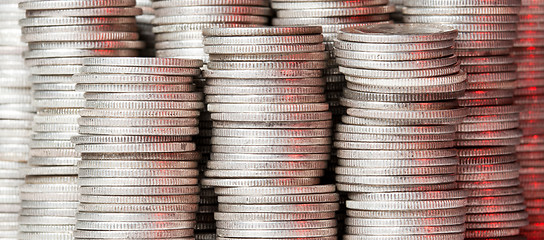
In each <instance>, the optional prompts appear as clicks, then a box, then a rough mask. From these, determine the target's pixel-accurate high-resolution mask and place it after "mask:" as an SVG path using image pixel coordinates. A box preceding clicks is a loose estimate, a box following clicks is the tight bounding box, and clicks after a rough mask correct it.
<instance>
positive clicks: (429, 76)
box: [334, 24, 467, 239]
mask: <svg viewBox="0 0 544 240" xmlns="http://www.w3.org/2000/svg"><path fill="white" fill-rule="evenodd" d="M456 36H457V31H456V30H455V29H453V28H449V27H444V26H439V25H430V24H380V25H373V26H363V27H352V28H346V29H342V30H340V32H339V34H338V40H337V41H336V42H335V48H336V49H337V51H339V52H343V57H340V55H339V54H337V56H338V57H337V58H336V61H337V62H338V64H339V65H340V71H341V72H342V73H344V74H345V77H346V81H347V85H346V88H345V89H344V95H343V97H342V99H341V103H342V105H343V106H345V107H347V111H346V112H347V115H345V116H343V117H342V123H341V124H338V125H337V129H336V130H337V133H336V135H335V142H334V145H335V147H336V148H338V157H339V160H338V165H339V166H338V167H337V168H336V173H337V176H336V179H337V187H338V190H340V191H344V192H348V198H349V199H348V200H347V201H346V207H347V216H348V218H347V219H346V222H345V224H346V225H347V227H346V234H347V235H345V236H344V239H463V238H464V230H465V225H464V223H465V218H464V217H465V211H466V210H465V209H464V207H465V205H466V203H467V200H466V193H465V192H464V191H462V190H460V189H457V188H456V186H455V180H456V176H455V173H456V170H457V164H458V158H457V152H456V150H455V148H454V147H455V130H456V129H455V126H456V125H457V124H458V123H460V122H461V121H462V119H463V117H464V116H465V115H466V110H465V109H464V108H461V107H459V106H458V103H457V101H456V98H458V97H459V96H462V94H463V92H464V90H465V87H466V74H465V73H464V72H462V71H460V69H459V63H458V60H457V57H456V56H455V55H453V51H452V47H453V45H454V39H455V37H456Z"/></svg>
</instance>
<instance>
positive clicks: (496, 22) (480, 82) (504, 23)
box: [403, 0, 528, 238]
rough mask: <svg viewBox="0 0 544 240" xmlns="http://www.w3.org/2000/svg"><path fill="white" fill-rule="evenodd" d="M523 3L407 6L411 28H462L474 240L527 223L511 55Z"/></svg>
mask: <svg viewBox="0 0 544 240" xmlns="http://www.w3.org/2000/svg"><path fill="white" fill-rule="evenodd" d="M520 2H521V1H520V0H501V1H482V0H433V1H431V2H429V1H423V0H407V1H405V2H404V5H405V6H406V7H405V8H404V10H403V14H404V20H405V22H417V23H431V22H432V23H441V24H445V25H448V26H451V27H454V28H456V29H458V30H459V36H458V37H457V39H456V40H457V41H456V53H457V55H458V56H459V57H460V62H461V69H463V70H464V71H465V72H467V74H468V76H467V82H468V86H467V91H466V92H465V95H464V96H463V97H461V98H460V101H459V104H460V105H461V106H465V107H467V108H468V109H469V114H468V116H467V117H466V119H464V120H463V124H461V125H459V126H458V129H457V130H458V133H457V137H456V138H457V146H458V148H459V150H460V153H462V155H461V156H460V157H461V161H460V164H461V167H460V168H459V171H458V172H459V176H458V180H459V184H460V187H461V188H465V189H468V190H469V191H468V193H469V202H468V204H469V208H468V216H467V232H466V236H467V238H489V237H507V236H515V235H517V234H518V233H519V228H520V227H521V226H524V225H525V224H526V223H527V222H526V220H525V217H524V216H526V213H525V212H523V197H522V196H521V191H520V188H519V168H520V166H519V164H518V163H516V158H515V155H514V151H513V150H512V149H514V148H515V146H516V145H518V144H519V142H520V137H521V135H522V134H521V131H520V130H519V129H518V126H519V113H518V112H519V110H520V109H519V108H518V107H515V106H513V95H514V89H515V88H516V82H515V80H516V65H515V64H514V59H513V58H512V57H511V56H510V55H509V53H511V50H512V47H513V44H514V40H515V39H516V36H517V33H516V29H517V22H518V13H519V11H520V8H519V6H520ZM429 6H432V7H429ZM452 6H455V7H452ZM526 66H528V65H526ZM503 190H504V191H503Z"/></svg>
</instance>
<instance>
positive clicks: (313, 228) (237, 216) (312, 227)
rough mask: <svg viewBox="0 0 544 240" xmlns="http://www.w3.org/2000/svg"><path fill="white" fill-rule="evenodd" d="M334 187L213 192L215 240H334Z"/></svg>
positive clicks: (335, 195) (231, 189)
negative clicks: (214, 194)
mask: <svg viewBox="0 0 544 240" xmlns="http://www.w3.org/2000/svg"><path fill="white" fill-rule="evenodd" d="M335 190H336V189H335V187H334V185H315V186H285V187H237V188H216V192H217V194H218V195H219V197H218V201H219V211H218V212H216V213H215V218H216V220H217V235H218V237H217V240H234V239H270V240H274V239H277V240H281V239H319V240H336V239H337V237H336V236H335V235H336V231H337V230H336V220H335V219H334V217H335V211H337V210H338V199H339V196H338V193H335Z"/></svg>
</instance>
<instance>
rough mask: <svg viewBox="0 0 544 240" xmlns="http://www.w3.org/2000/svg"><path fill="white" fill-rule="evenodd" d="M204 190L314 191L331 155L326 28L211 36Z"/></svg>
mask: <svg viewBox="0 0 544 240" xmlns="http://www.w3.org/2000/svg"><path fill="white" fill-rule="evenodd" d="M203 33H204V44H205V47H204V50H205V51H206V52H207V53H208V54H209V55H210V62H209V63H208V70H204V72H203V76H204V77H206V83H207V86H206V88H205V89H204V93H205V94H206V102H207V104H208V106H207V107H208V111H209V112H211V113H212V114H211V118H212V120H213V129H212V135H213V137H212V139H211V143H212V154H211V156H210V161H209V162H208V166H207V167H208V170H207V171H206V174H205V176H206V177H207V178H206V179H204V180H203V183H204V184H205V185H209V186H214V187H242V186H255V185H265V186H276V185H281V186H286V185H313V184H317V183H318V182H319V178H320V177H322V176H323V169H325V168H326V166H327V161H328V159H329V153H330V142H331V140H330V136H331V129H330V128H331V127H332V121H331V114H330V112H329V111H328V104H327V103H326V102H325V94H324V84H325V81H324V79H323V78H322V69H324V68H325V67H326V61H325V60H326V55H325V52H324V49H325V46H324V45H323V43H322V41H323V36H322V35H321V27H288V28H284V27H254V28H211V29H205V30H204V32H203Z"/></svg>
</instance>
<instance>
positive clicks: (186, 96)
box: [72, 58, 204, 239]
mask: <svg viewBox="0 0 544 240" xmlns="http://www.w3.org/2000/svg"><path fill="white" fill-rule="evenodd" d="M201 66H202V61H200V60H184V59H183V60H182V59H162V58H87V59H85V60H84V65H83V67H82V69H81V70H82V73H80V74H77V75H74V81H75V82H76V83H77V85H76V90H78V91H83V92H85V101H86V103H85V108H84V109H83V110H81V111H80V115H81V118H80V119H79V126H80V128H79V133H80V134H81V135H79V136H75V137H73V138H72V142H74V143H75V144H76V150H77V151H78V152H79V153H81V158H82V159H81V162H80V163H79V165H78V166H79V187H80V193H81V196H80V199H79V202H80V204H79V211H78V213H77V223H76V229H77V230H76V231H75V232H74V235H75V238H76V239H117V238H123V239H128V238H130V239H133V238H134V239H136V238H137V239H163V238H182V237H183V238H185V237H193V229H194V227H195V218H196V214H195V213H196V210H197V207H198V201H199V196H198V192H199V187H198V169H197V166H198V158H199V154H198V153H197V152H195V144H194V142H192V140H191V137H192V136H194V135H196V134H198V115H199V113H200V111H199V110H200V109H201V108H202V107H203V106H204V104H203V102H202V98H203V97H202V94H201V93H197V92H195V86H194V84H193V78H192V77H194V76H198V75H199V74H200V69H199V68H200V67H201Z"/></svg>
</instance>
